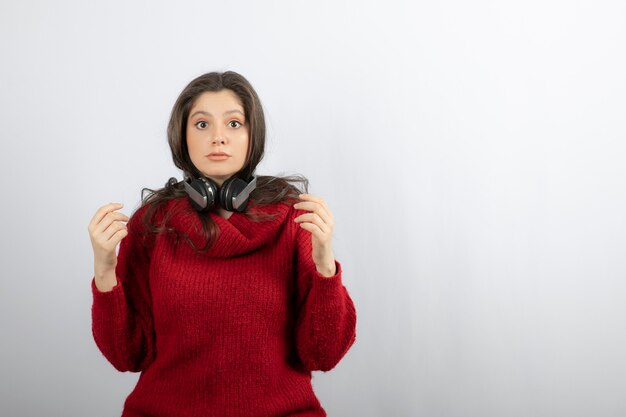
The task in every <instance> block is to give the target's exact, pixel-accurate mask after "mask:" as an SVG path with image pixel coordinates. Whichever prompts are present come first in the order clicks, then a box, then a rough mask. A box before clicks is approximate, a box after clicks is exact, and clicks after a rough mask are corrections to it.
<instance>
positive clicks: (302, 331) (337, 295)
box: [294, 226, 356, 372]
mask: <svg viewBox="0 0 626 417" xmlns="http://www.w3.org/2000/svg"><path fill="white" fill-rule="evenodd" d="M311 251H312V246H311V234H310V232H308V231H306V230H304V229H302V228H301V227H299V226H298V227H297V231H296V253H295V268H294V271H295V273H296V280H297V288H298V290H297V297H298V298H297V305H298V318H297V322H296V349H297V352H298V356H299V358H300V360H301V361H302V363H303V364H304V367H305V368H306V369H307V370H309V371H315V370H320V371H324V372H327V371H329V370H331V369H332V368H334V367H335V366H336V365H337V364H338V363H339V361H340V360H341V358H343V357H344V356H345V354H346V353H347V352H348V350H349V349H350V347H351V346H352V344H354V342H355V340H356V310H355V307H354V303H353V302H352V299H351V298H350V295H349V294H348V291H347V290H346V288H345V287H344V285H343V284H342V279H341V278H342V269H341V264H340V263H339V262H338V261H335V266H336V268H337V272H336V273H335V275H334V276H332V277H324V276H323V275H321V274H320V273H319V272H317V269H316V268H315V263H314V262H313V258H312V254H311Z"/></svg>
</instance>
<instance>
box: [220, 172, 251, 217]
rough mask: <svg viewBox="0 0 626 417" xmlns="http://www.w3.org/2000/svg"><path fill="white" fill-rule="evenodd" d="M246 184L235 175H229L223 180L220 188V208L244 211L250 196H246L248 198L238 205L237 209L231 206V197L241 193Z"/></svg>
mask: <svg viewBox="0 0 626 417" xmlns="http://www.w3.org/2000/svg"><path fill="white" fill-rule="evenodd" d="M247 185H248V183H246V182H245V181H244V180H242V179H241V178H236V177H231V178H229V179H227V180H226V181H224V184H222V186H221V188H220V204H221V205H222V208H224V209H225V210H228V211H237V212H240V213H243V212H244V211H246V206H247V205H248V200H249V199H250V198H249V197H248V199H246V201H244V203H243V204H242V205H241V206H239V209H235V207H234V206H233V198H235V197H237V195H238V194H239V193H241V192H242V191H243V189H244V188H246V186H247Z"/></svg>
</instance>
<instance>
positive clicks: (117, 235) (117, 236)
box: [105, 227, 128, 249]
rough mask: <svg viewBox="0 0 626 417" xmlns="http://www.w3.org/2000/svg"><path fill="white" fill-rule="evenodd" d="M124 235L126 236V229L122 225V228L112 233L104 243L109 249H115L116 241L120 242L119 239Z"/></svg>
mask: <svg viewBox="0 0 626 417" xmlns="http://www.w3.org/2000/svg"><path fill="white" fill-rule="evenodd" d="M126 236H128V229H127V228H125V227H124V228H123V229H120V230H118V231H116V232H115V233H113V234H112V235H111V237H110V238H109V240H107V241H106V243H105V244H106V245H107V246H108V247H109V249H115V247H116V246H117V245H118V243H120V241H121V240H122V239H124V238H125V237H126Z"/></svg>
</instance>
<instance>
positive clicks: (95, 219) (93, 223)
mask: <svg viewBox="0 0 626 417" xmlns="http://www.w3.org/2000/svg"><path fill="white" fill-rule="evenodd" d="M122 207H124V204H121V203H110V204H106V205H104V206H102V207H100V208H99V209H98V211H96V214H94V215H93V217H92V218H91V221H90V222H89V228H90V229H94V228H95V227H96V226H97V225H98V223H100V221H101V220H102V218H103V217H104V216H106V214H107V213H108V212H110V211H113V210H119V209H121V208H122Z"/></svg>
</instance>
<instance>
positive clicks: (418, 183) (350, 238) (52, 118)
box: [0, 0, 626, 417]
mask: <svg viewBox="0 0 626 417" xmlns="http://www.w3.org/2000/svg"><path fill="white" fill-rule="evenodd" d="M624 22H626V5H625V3H624V2H622V1H597V0H593V1H592V0H582V1H578V2H571V1H565V0H563V1H555V0H548V1H546V0H537V1H486V0H482V1H474V2H466V1H462V0H453V1H435V2H433V1H420V2H408V1H407V2H393V1H384V2H383V1H381V2H377V3H374V2H363V1H357V0H351V1H344V2H341V1H334V2H331V1H322V2H320V1H315V2H312V1H308V2H300V1H263V2H254V1H249V2H243V1H240V2H211V1H179V2H165V1H162V2H152V1H137V2H129V1H124V2H122V1H107V2H74V1H55V2H46V1H43V0H35V1H30V2H23V1H17V0H4V1H3V2H2V4H1V5H0V58H1V59H2V65H0V85H1V91H0V111H1V116H0V117H1V137H2V152H1V156H0V162H1V163H0V167H1V169H2V172H1V173H2V175H1V181H2V191H3V198H2V204H1V205H0V210H1V211H0V214H1V220H2V229H1V230H2V232H1V234H0V236H1V237H0V239H1V243H2V251H1V253H2V260H1V262H0V277H1V278H0V279H1V281H0V331H1V337H2V340H1V342H0V366H1V368H0V381H1V387H0V388H1V389H0V414H1V415H2V416H40V415H41V416H44V415H45V416H102V417H104V416H115V415H119V414H120V413H121V409H122V405H123V402H124V399H125V398H126V396H127V395H128V394H129V393H130V391H131V390H132V388H133V387H134V385H135V383H136V381H137V378H138V374H133V373H120V372H118V371H116V370H115V369H114V368H113V367H112V366H111V365H110V364H109V363H108V362H107V361H106V359H105V358H104V357H103V356H102V355H101V353H100V351H99V350H98V349H97V347H96V345H95V342H94V341H93V338H92V333H91V304H92V297H91V289H90V281H91V278H92V274H93V253H92V248H91V244H90V241H89V235H88V232H87V224H88V223H89V221H90V219H91V217H92V216H93V214H94V213H95V211H96V210H97V208H98V207H100V206H102V205H104V204H106V203H109V202H112V201H115V202H123V203H124V204H125V208H124V209H123V210H122V211H123V212H124V213H126V214H131V213H132V212H133V210H134V209H136V208H137V206H138V205H139V202H140V191H141V189H142V188H143V187H149V188H155V187H161V186H163V185H164V184H165V182H166V181H167V179H168V178H169V177H171V176H176V177H177V178H179V179H180V178H182V176H181V172H180V171H179V170H178V169H176V168H175V167H174V164H173V162H172V160H171V156H170V152H169V148H168V146H167V142H166V135H165V132H166V126H167V122H168V118H169V114H170V111H171V108H172V106H173V104H174V101H175V100H176V98H177V96H178V94H179V93H180V92H181V90H182V89H183V88H184V87H185V85H187V83H188V82H189V81H191V80H192V79H193V78H195V77H197V76H199V75H201V74H203V73H205V72H210V71H226V70H234V71H237V72H239V73H241V74H242V75H244V76H245V77H246V78H248V80H249V81H250V82H251V83H252V85H253V86H254V87H255V89H256V90H257V92H258V93H259V96H260V98H261V100H262V103H263V105H264V107H265V112H266V117H267V125H268V142H267V149H266V156H265V159H264V160H263V162H262V164H261V165H260V166H259V169H258V171H257V172H258V173H259V174H264V175H280V174H293V173H300V174H302V175H305V176H306V177H308V178H309V180H310V182H311V188H310V192H311V193H313V194H316V195H319V196H322V197H323V198H325V199H326V200H327V201H328V204H329V205H330V207H331V209H332V211H333V213H334V216H335V221H336V227H335V233H334V249H335V254H336V256H337V258H338V259H339V260H340V261H341V262H342V264H343V266H344V271H345V272H344V274H345V275H344V284H345V285H346V287H347V288H348V290H349V292H350V294H351V296H352V297H353V300H354V302H355V305H356V308H357V313H358V324H357V340H356V344H355V345H354V346H353V347H352V349H351V350H350V351H349V352H348V354H347V355H346V356H345V357H344V359H343V360H342V361H341V362H340V363H339V364H338V365H337V367H336V368H335V369H333V370H332V371H330V372H327V373H324V372H314V373H313V387H314V390H315V392H316V393H317V395H318V397H319V398H320V401H321V403H322V405H323V406H324V407H325V408H326V410H327V411H328V414H329V415H330V416H337V417H341V416H348V417H350V416H359V417H363V416H368V417H369V416H425V417H433V416H435V417H436V416H441V417H485V416H494V417H495V416H507V417H516V416H520V417H522V416H524V417H525V416H546V417H548V416H550V417H552V416H568V417H570V416H585V417H586V416H590V415H593V416H624V415H626V396H625V395H624V392H625V389H626V359H625V358H626V353H625V352H626V302H625V301H624V298H625V296H626V256H625V254H626V222H625V220H624V219H625V215H626V193H625V186H626V163H625V161H626V143H625V140H626V124H625V116H626V81H625V79H626V77H624V74H626V54H625V51H626V25H625V24H624Z"/></svg>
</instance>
